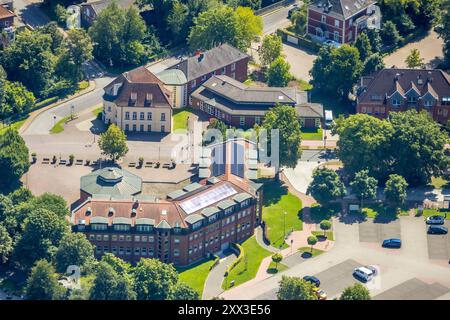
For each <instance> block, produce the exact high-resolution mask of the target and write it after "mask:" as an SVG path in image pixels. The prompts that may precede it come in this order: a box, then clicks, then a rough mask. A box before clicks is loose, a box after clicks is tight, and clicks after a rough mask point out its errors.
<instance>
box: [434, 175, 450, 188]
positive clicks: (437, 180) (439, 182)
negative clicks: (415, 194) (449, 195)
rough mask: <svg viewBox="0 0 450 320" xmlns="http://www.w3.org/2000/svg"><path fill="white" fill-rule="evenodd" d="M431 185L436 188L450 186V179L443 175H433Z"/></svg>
mask: <svg viewBox="0 0 450 320" xmlns="http://www.w3.org/2000/svg"><path fill="white" fill-rule="evenodd" d="M431 185H432V186H433V187H434V188H436V189H444V188H450V181H448V180H446V179H444V178H442V177H432V178H431Z"/></svg>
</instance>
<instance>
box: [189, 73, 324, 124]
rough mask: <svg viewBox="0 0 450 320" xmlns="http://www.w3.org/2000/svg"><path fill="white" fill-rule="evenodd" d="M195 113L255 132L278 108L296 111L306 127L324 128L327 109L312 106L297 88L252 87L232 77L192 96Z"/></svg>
mask: <svg viewBox="0 0 450 320" xmlns="http://www.w3.org/2000/svg"><path fill="white" fill-rule="evenodd" d="M191 105H192V107H193V108H194V109H197V110H200V111H201V112H203V113H205V114H207V115H209V116H212V117H215V118H217V119H219V120H221V121H223V122H225V123H227V124H229V125H232V126H234V127H239V128H252V127H253V126H254V125H255V124H256V123H258V124H260V123H262V121H263V120H264V116H265V114H266V113H267V112H268V111H269V109H270V108H273V107H275V106H276V105H289V106H292V107H293V108H295V110H296V112H297V115H298V116H299V120H300V122H301V124H302V126H303V127H308V128H314V127H319V128H320V127H321V124H322V118H323V106H322V105H321V104H317V103H309V102H308V95H307V93H306V92H305V91H299V90H297V89H296V88H288V87H286V88H278V87H251V86H247V85H245V84H243V83H241V82H239V81H236V80H234V79H232V78H230V77H228V76H225V75H221V76H213V77H211V78H210V79H209V80H207V81H206V82H205V83H204V84H203V85H202V86H200V88H198V89H197V90H195V91H194V92H193V93H192V95H191Z"/></svg>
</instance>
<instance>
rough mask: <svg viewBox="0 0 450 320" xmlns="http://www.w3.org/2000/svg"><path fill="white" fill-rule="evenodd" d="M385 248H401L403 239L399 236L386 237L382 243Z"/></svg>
mask: <svg viewBox="0 0 450 320" xmlns="http://www.w3.org/2000/svg"><path fill="white" fill-rule="evenodd" d="M382 246H383V248H401V247H402V240H400V239H398V238H392V239H386V240H384V241H383V244H382Z"/></svg>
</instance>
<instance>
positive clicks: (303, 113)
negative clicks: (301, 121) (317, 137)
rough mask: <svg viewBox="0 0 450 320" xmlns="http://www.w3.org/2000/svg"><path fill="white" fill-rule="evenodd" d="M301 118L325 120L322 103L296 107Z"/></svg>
mask: <svg viewBox="0 0 450 320" xmlns="http://www.w3.org/2000/svg"><path fill="white" fill-rule="evenodd" d="M295 111H296V112H297V115H298V116H299V117H301V118H321V119H322V118H323V106H322V105H321V104H320V103H304V104H301V105H298V106H297V107H295Z"/></svg>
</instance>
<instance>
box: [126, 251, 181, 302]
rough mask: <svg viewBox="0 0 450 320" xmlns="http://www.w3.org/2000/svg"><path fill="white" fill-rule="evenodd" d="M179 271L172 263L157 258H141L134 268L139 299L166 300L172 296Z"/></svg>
mask: <svg viewBox="0 0 450 320" xmlns="http://www.w3.org/2000/svg"><path fill="white" fill-rule="evenodd" d="M177 282H178V273H177V271H176V270H175V268H174V267H173V266H172V265H170V264H165V263H163V262H161V261H159V260H157V259H145V258H144V259H141V260H140V261H139V263H138V264H137V266H136V268H135V270H134V285H135V291H136V294H137V299H138V300H166V299H169V298H170V297H171V296H172V293H173V290H174V286H175V285H176V284H177Z"/></svg>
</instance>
